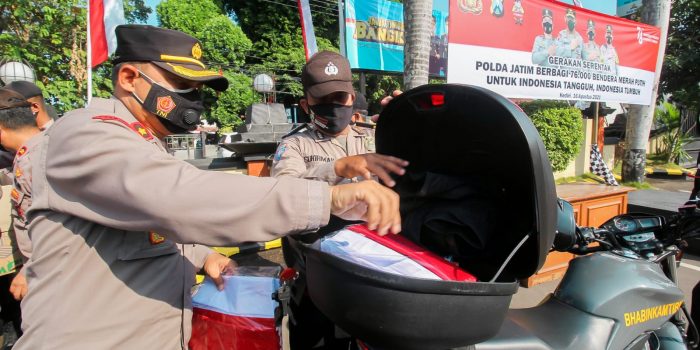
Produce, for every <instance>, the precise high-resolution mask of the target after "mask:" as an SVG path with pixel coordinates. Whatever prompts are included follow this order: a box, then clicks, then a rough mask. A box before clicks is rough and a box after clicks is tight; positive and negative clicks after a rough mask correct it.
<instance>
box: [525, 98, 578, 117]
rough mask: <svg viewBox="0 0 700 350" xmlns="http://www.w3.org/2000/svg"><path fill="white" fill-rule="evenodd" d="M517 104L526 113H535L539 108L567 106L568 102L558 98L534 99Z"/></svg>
mask: <svg viewBox="0 0 700 350" xmlns="http://www.w3.org/2000/svg"><path fill="white" fill-rule="evenodd" d="M518 105H519V106H520V108H522V110H523V112H525V114H527V115H532V114H535V113H536V112H538V111H539V110H541V109H548V108H566V107H569V104H568V103H566V102H564V101H558V100H534V101H531V102H522V103H519V104H518Z"/></svg>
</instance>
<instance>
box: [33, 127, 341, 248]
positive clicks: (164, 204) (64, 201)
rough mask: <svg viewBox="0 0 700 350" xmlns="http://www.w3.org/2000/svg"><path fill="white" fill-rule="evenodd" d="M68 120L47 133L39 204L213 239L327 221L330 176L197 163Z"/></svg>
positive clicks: (176, 235) (260, 236) (265, 234)
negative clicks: (263, 174)
mask: <svg viewBox="0 0 700 350" xmlns="http://www.w3.org/2000/svg"><path fill="white" fill-rule="evenodd" d="M64 124H66V123H64ZM62 126H65V125H62ZM69 127H70V125H69V126H68V127H65V128H63V129H62V130H61V129H59V128H56V126H54V128H52V129H51V132H50V134H49V137H50V139H49V148H48V152H47V154H46V159H47V161H46V164H47V171H46V180H47V182H48V186H47V188H46V189H45V190H46V191H48V193H47V195H46V196H39V195H38V192H39V191H41V190H40V189H38V188H34V192H35V194H37V196H35V197H38V198H39V197H40V198H41V199H42V200H46V201H47V203H45V204H42V203H36V202H35V204H39V205H40V206H41V207H48V208H49V209H51V210H54V211H57V212H62V213H66V214H70V215H73V216H77V217H80V218H83V219H85V220H88V221H92V222H95V223H98V224H101V225H104V226H108V227H112V228H116V229H122V230H128V231H154V232H157V233H159V234H162V235H165V236H166V237H168V238H170V239H171V240H173V241H175V242H178V243H199V244H206V245H209V246H222V245H223V246H226V245H233V244H237V243H240V242H244V241H266V240H270V239H273V238H276V237H278V236H282V235H284V234H287V233H294V232H300V231H304V230H308V229H315V228H317V227H319V226H322V225H325V224H326V223H327V222H328V218H329V212H330V191H329V189H328V185H326V184H325V183H322V182H312V181H306V180H300V179H294V178H289V177H287V178H281V179H272V178H256V177H248V176H242V175H232V174H226V173H221V172H215V171H204V170H199V169H197V168H195V167H194V166H192V165H190V164H188V163H186V162H183V161H180V160H177V159H175V158H174V157H172V156H170V155H169V154H166V153H163V152H161V151H160V150H158V149H156V147H154V146H153V145H152V144H150V143H148V142H146V141H144V140H143V139H141V138H140V137H139V136H138V135H137V134H136V133H134V132H132V131H131V130H129V129H126V128H123V127H121V126H119V125H114V124H111V123H102V122H91V123H87V125H83V126H81V127H79V128H75V129H77V130H70V131H71V132H67V131H68V130H67V129H68V128H69ZM38 198H35V199H38Z"/></svg>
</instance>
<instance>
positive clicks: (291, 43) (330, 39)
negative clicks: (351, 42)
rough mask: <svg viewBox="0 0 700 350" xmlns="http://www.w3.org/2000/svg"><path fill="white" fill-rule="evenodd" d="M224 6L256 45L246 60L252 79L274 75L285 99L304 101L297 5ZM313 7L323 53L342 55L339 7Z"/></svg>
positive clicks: (259, 0)
mask: <svg viewBox="0 0 700 350" xmlns="http://www.w3.org/2000/svg"><path fill="white" fill-rule="evenodd" d="M222 3H223V6H224V9H226V10H227V11H228V12H229V13H230V14H231V15H232V16H234V17H235V18H236V20H237V21H238V24H239V25H240V27H241V29H243V32H244V33H245V34H246V35H247V36H248V38H250V39H251V40H252V42H253V47H252V49H251V50H250V52H251V54H249V55H248V58H247V60H246V63H247V67H246V69H247V71H248V73H249V75H251V76H252V75H255V74H258V73H266V74H270V75H272V76H273V77H274V79H275V84H276V90H277V91H279V92H280V93H281V94H282V95H291V96H293V97H294V98H299V97H301V96H302V87H301V83H300V79H299V77H300V73H301V67H302V66H303V65H304V63H305V62H306V57H305V54H304V43H303V39H302V35H301V25H300V21H299V11H298V10H297V7H296V3H295V2H291V1H290V2H283V1H280V2H277V3H275V2H269V1H263V0H223V1H222ZM312 5H313V6H312V7H311V13H312V17H313V23H314V30H315V33H316V42H317V45H318V48H319V50H331V51H335V52H338V47H339V46H338V16H337V13H338V12H337V7H336V6H335V4H331V3H330V2H329V3H326V4H321V3H320V2H319V3H314V4H312Z"/></svg>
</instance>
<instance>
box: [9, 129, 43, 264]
mask: <svg viewBox="0 0 700 350" xmlns="http://www.w3.org/2000/svg"><path fill="white" fill-rule="evenodd" d="M40 141H41V134H37V135H35V136H34V137H32V138H31V139H29V140H27V142H26V143H25V144H24V145H22V147H20V148H19V150H17V154H16V155H15V159H14V166H13V171H12V174H13V178H14V180H13V188H12V192H11V193H10V197H11V198H10V200H11V201H12V225H13V228H14V237H13V238H14V242H15V244H16V245H17V248H18V249H19V251H20V252H21V253H22V257H23V260H24V262H25V263H26V262H27V260H29V258H30V257H31V256H32V243H31V240H30V239H29V232H28V230H27V223H26V213H27V211H28V210H29V206H30V205H31V204H32V167H31V163H30V159H31V156H32V155H33V154H34V153H35V152H36V149H37V148H38V147H39V144H40ZM23 269H24V268H23Z"/></svg>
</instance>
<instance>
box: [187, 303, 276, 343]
mask: <svg viewBox="0 0 700 350" xmlns="http://www.w3.org/2000/svg"><path fill="white" fill-rule="evenodd" d="M189 346H190V349H191V350H219V349H221V350H223V349H226V350H279V349H280V348H281V347H280V338H279V334H278V333H277V329H276V328H275V320H274V319H272V318H258V317H242V316H231V315H225V314H222V313H218V312H215V311H210V310H205V309H200V308H194V309H193V315H192V338H190V342H189Z"/></svg>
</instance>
